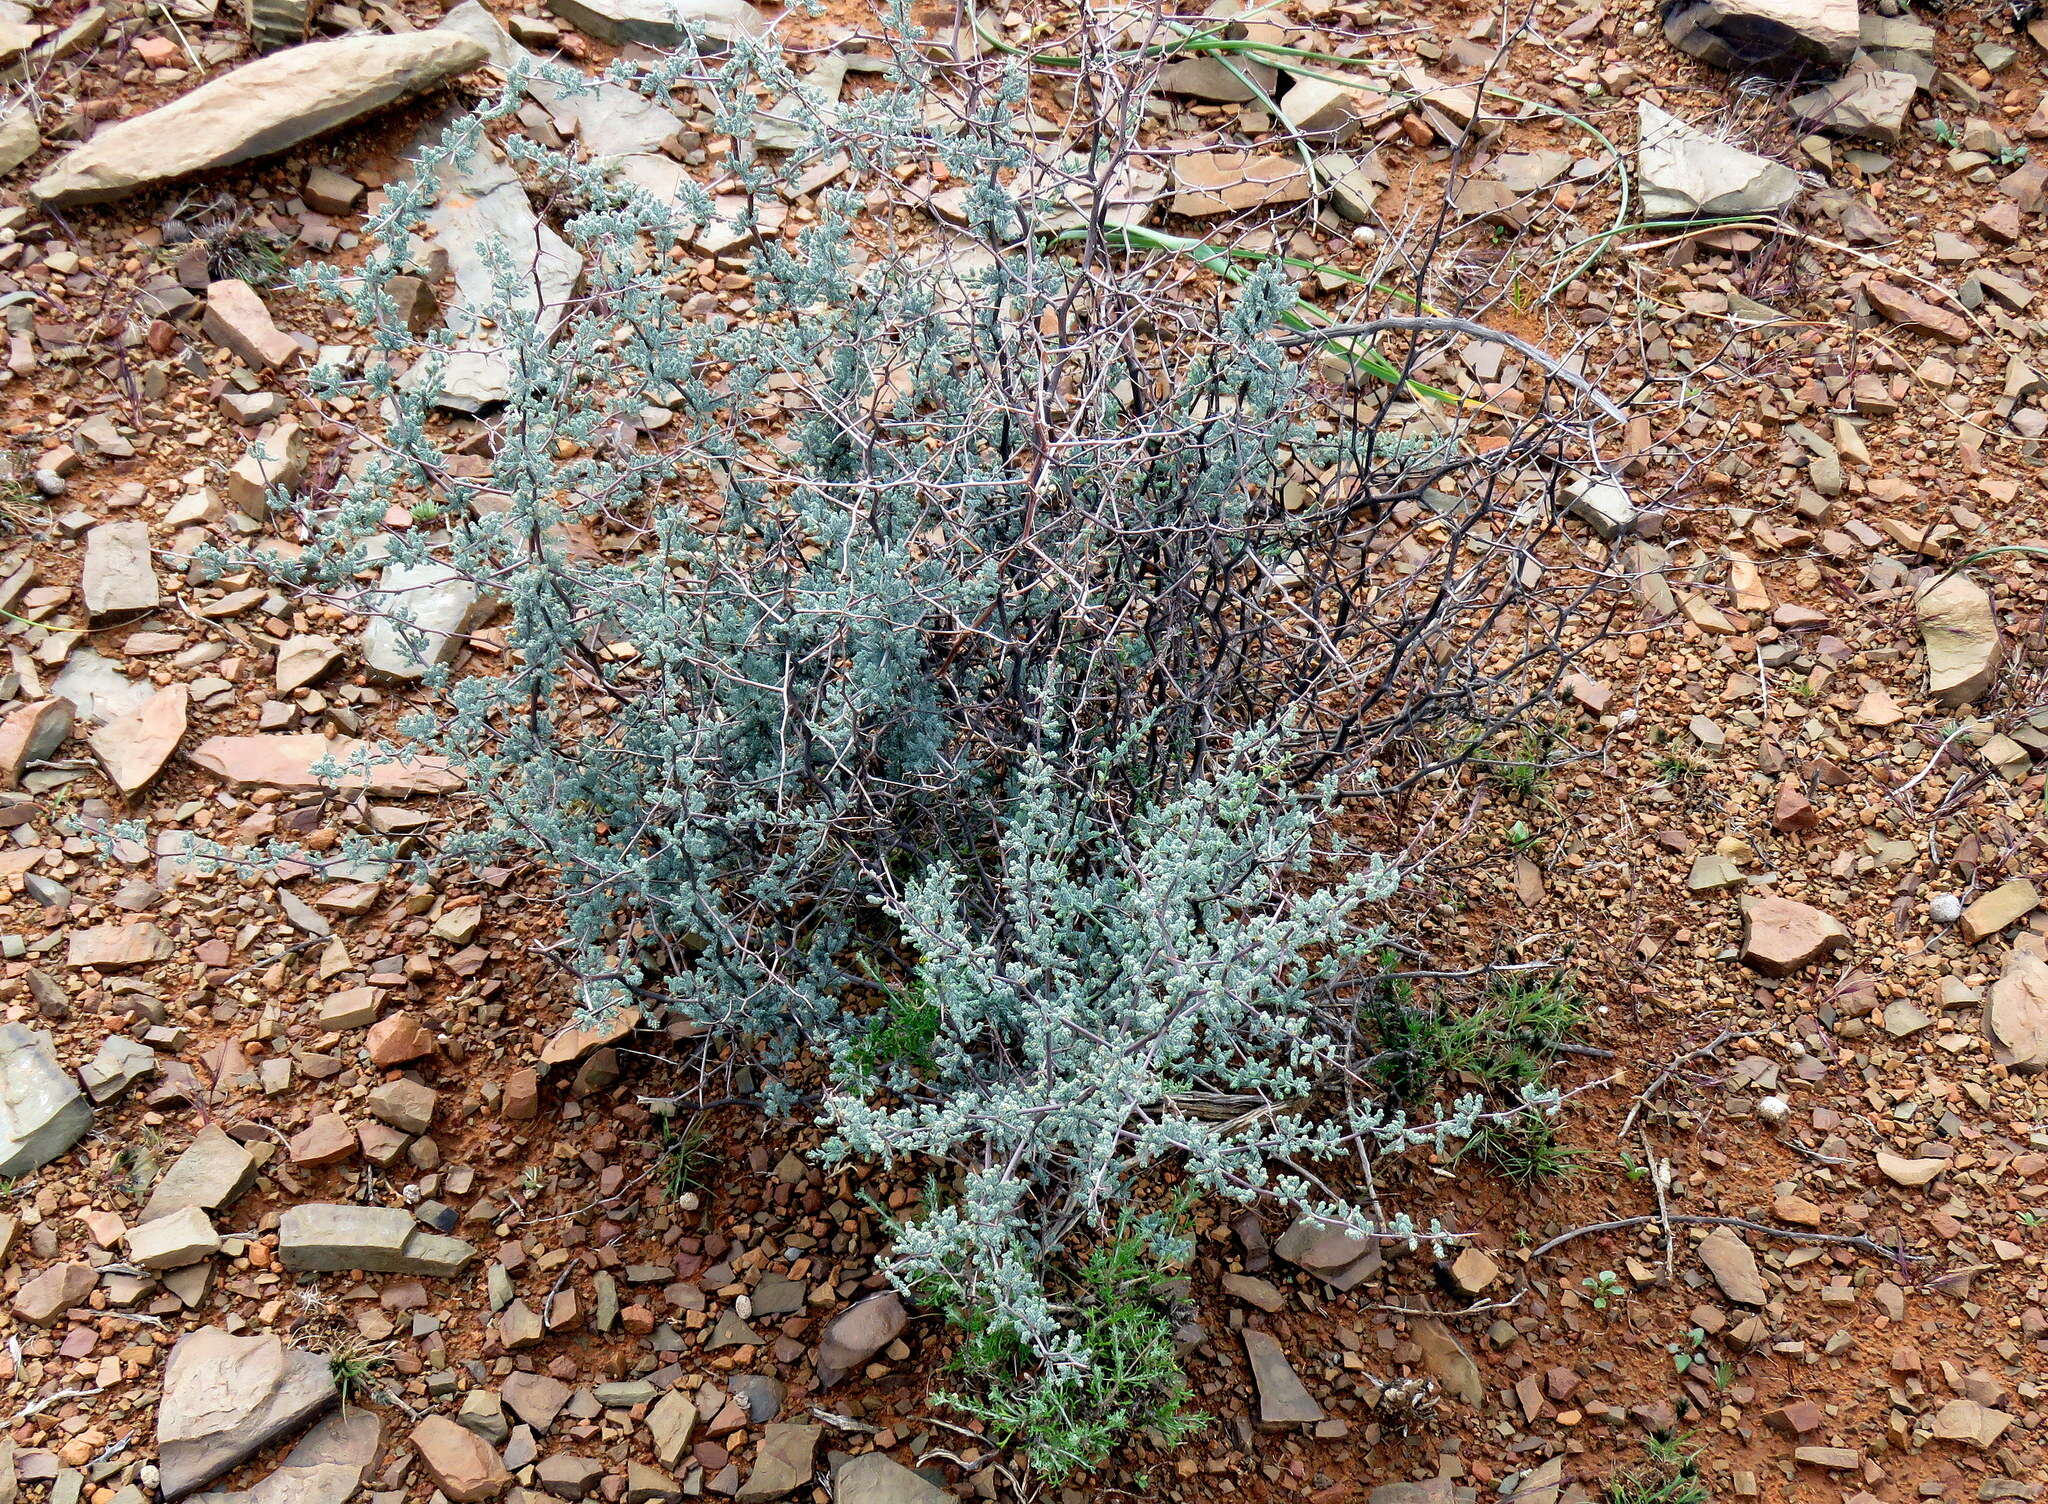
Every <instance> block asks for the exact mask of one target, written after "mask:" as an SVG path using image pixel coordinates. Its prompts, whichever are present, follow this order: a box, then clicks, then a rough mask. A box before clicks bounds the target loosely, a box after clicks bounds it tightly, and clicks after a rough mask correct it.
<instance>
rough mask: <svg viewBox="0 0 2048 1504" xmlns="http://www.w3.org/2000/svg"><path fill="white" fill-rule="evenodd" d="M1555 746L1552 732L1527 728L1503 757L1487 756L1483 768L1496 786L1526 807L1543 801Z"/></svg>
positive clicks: (1510, 743) (1512, 742) (1506, 750)
mask: <svg viewBox="0 0 2048 1504" xmlns="http://www.w3.org/2000/svg"><path fill="white" fill-rule="evenodd" d="M1555 744H1556V739H1555V738H1554V737H1553V736H1552V735H1551V733H1550V732H1548V731H1546V730H1544V729H1542V728H1540V727H1535V726H1527V727H1524V728H1523V729H1522V730H1521V731H1520V732H1518V733H1516V734H1515V735H1514V736H1513V737H1512V738H1511V739H1510V742H1509V745H1508V746H1507V748H1506V749H1505V752H1504V755H1499V754H1497V755H1493V756H1488V757H1484V758H1482V759H1481V760H1480V767H1481V768H1483V769H1484V770H1485V773H1486V776H1487V777H1488V778H1490V779H1491V780H1492V781H1493V782H1494V784H1495V785H1496V786H1497V787H1499V788H1500V789H1502V790H1504V791H1505V792H1507V793H1508V794H1510V795H1512V796H1513V797H1515V798H1517V799H1519V800H1521V801H1522V802H1523V803H1525V804H1534V803H1537V802H1539V801H1540V800H1541V798H1542V796H1543V790H1544V786H1545V785H1546V784H1547V783H1548V782H1549V780H1550V774H1551V771H1552V768H1551V763H1550V753H1551V749H1552V748H1553V747H1554V746H1555Z"/></svg>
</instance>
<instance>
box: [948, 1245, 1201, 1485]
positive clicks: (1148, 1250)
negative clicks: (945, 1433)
mask: <svg viewBox="0 0 2048 1504" xmlns="http://www.w3.org/2000/svg"><path fill="white" fill-rule="evenodd" d="M1155 1247H1156V1240H1155V1239H1154V1238H1151V1237H1147V1236H1142V1235H1139V1234H1138V1233H1137V1232H1135V1231H1134V1230H1133V1228H1132V1227H1131V1226H1130V1225H1128V1223H1127V1224H1126V1225H1125V1226H1124V1227H1122V1228H1120V1229H1119V1231H1118V1234H1117V1235H1116V1236H1115V1237H1114V1238H1112V1239H1110V1240H1109V1241H1108V1242H1106V1243H1104V1244H1103V1245H1102V1246H1101V1247H1099V1248H1097V1249H1096V1250H1095V1251H1094V1252H1093V1253H1091V1254H1089V1256H1088V1257H1087V1259H1086V1260H1085V1261H1083V1263H1082V1264H1081V1266H1080V1268H1079V1269H1078V1270H1076V1271H1075V1272H1074V1274H1073V1276H1072V1280H1071V1290H1070V1296H1071V1302H1072V1303H1071V1306H1070V1308H1069V1310H1070V1314H1071V1329H1072V1331H1073V1333H1074V1335H1075V1337H1076V1339H1077V1348H1078V1349H1079V1350H1080V1351H1083V1352H1085V1353H1087V1354H1088V1355H1089V1361H1087V1362H1085V1363H1080V1364H1075V1365H1068V1366H1054V1367H1049V1368H1048V1367H1045V1366H1043V1365H1041V1364H1038V1363H1037V1362H1035V1361H1034V1360H1033V1359H1032V1357H1031V1355H1030V1353H1029V1351H1028V1350H1027V1349H1026V1347H1025V1345H1024V1344H1023V1342H1022V1341H1021V1340H1019V1338H1018V1337H1017V1335H1016V1334H1015V1333H1014V1332H1013V1331H1011V1330H1010V1329H1008V1328H1006V1327H1003V1326H1000V1325H998V1324H996V1323H995V1322H994V1321H993V1320H992V1318H991V1308H990V1306H989V1305H988V1304H987V1303H986V1302H976V1301H973V1300H970V1299H965V1298H963V1297H962V1295H961V1292H959V1291H957V1290H955V1291H945V1290H934V1291H930V1292H928V1293H930V1294H933V1295H935V1296H936V1297H937V1303H938V1304H939V1305H941V1306H942V1307H943V1308H944V1310H945V1312H946V1317H947V1320H948V1321H949V1322H950V1323H952V1324H953V1325H955V1326H957V1327H959V1328H960V1330H961V1331H962V1332H964V1333H965V1334H966V1336H965V1340H964V1341H963V1342H962V1343H961V1344H960V1350H959V1352H958V1353H957V1354H955V1356H954V1358H953V1360H952V1363H951V1365H950V1366H951V1367H952V1369H953V1371H954V1372H956V1373H958V1374H960V1375H962V1376H963V1377H965V1378H967V1379H968V1380H969V1381H970V1384H969V1387H968V1391H967V1392H949V1393H944V1394H938V1395H935V1396H933V1397H934V1398H935V1399H937V1400H939V1401H940V1402H941V1403H944V1404H947V1405H951V1406H952V1407H953V1408H955V1409H957V1410H960V1411H962V1412H964V1413H966V1414H968V1415H971V1416H974V1417H975V1418H977V1419H979V1420H980V1421H982V1422H983V1423H984V1425H985V1426H986V1427H987V1428H988V1432H989V1435H990V1437H991V1438H992V1439H993V1440H995V1441H996V1442H997V1443H998V1444H999V1445H1002V1446H1015V1447H1017V1448H1019V1449H1020V1450H1021V1451H1023V1452H1024V1453H1025V1454H1026V1455H1028V1456H1029V1457H1030V1459H1031V1463H1032V1466H1033V1468H1034V1469H1036V1470H1037V1472H1038V1473H1040V1474H1041V1475H1042V1476H1044V1477H1045V1478H1046V1479H1047V1480H1048V1481H1049V1482H1051V1483H1052V1484H1054V1485H1055V1486H1057V1485H1058V1484H1059V1483H1061V1482H1064V1481H1065V1480H1066V1479H1068V1478H1071V1477H1073V1476H1075V1475H1076V1474H1079V1473H1084V1472H1088V1471H1091V1470H1092V1469H1094V1468H1096V1467H1098V1466H1100V1465H1101V1464H1102V1462H1103V1461H1104V1460H1105V1459H1106V1458H1107V1457H1108V1456H1109V1454H1110V1452H1111V1451H1112V1450H1113V1449H1114V1448H1115V1447H1116V1445H1117V1444H1118V1443H1119V1442H1120V1441H1122V1440H1123V1439H1124V1438H1125V1437H1126V1436H1127V1435H1129V1434H1130V1433H1131V1432H1133V1431H1139V1430H1142V1431H1147V1432H1150V1433H1151V1434H1152V1435H1153V1436H1154V1437H1155V1438H1156V1439H1157V1440H1158V1441H1160V1442H1161V1443H1163V1444H1164V1445H1166V1446H1169V1447H1172V1446H1177V1445H1179V1444H1180V1443H1182V1442H1184V1441H1186V1440H1187V1439H1188V1438H1189V1437H1191V1436H1193V1435H1194V1433H1195V1432H1196V1431H1198V1430H1199V1429H1201V1426H1202V1424H1203V1419H1204V1418H1203V1417H1202V1416H1201V1415H1199V1414H1196V1413H1193V1412H1192V1411H1191V1409H1190V1408H1189V1407H1190V1405H1191V1404H1192V1402H1193V1399H1194V1394H1193V1391H1192V1389H1190V1387H1189V1385H1188V1381H1187V1375H1186V1373H1185V1372H1184V1371H1183V1370H1182V1368H1181V1362H1180V1354H1179V1351H1178V1348H1177V1346H1176V1344H1175V1341H1174V1320H1173V1316H1172V1314H1171V1307H1172V1302H1173V1296H1172V1291H1171V1289H1170V1285H1169V1279H1168V1276H1167V1275H1166V1274H1165V1272H1164V1271H1163V1270H1161V1269H1160V1268H1159V1267H1158V1265H1157V1263H1156V1262H1155V1258H1154V1249H1155Z"/></svg>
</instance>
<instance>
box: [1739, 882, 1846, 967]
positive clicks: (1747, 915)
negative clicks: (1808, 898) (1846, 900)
mask: <svg viewBox="0 0 2048 1504" xmlns="http://www.w3.org/2000/svg"><path fill="white" fill-rule="evenodd" d="M1849 943H1850V942H1849V932H1848V930H1846V929H1845V928H1843V926H1842V923H1841V921H1840V920H1838V919H1836V918H1835V917H1834V916H1833V915H1831V914H1826V913H1823V912H1822V911H1821V910H1819V909H1816V908H1814V907H1813V906H1812V905H1811V904H1804V903H1800V902H1798V901H1797V900H1795V899H1790V898H1759V899H1757V900H1756V901H1755V902H1753V903H1751V904H1750V905H1749V906H1748V908H1747V909H1745V910H1744V911H1743V915H1742V960H1743V963H1744V964H1745V965H1747V966H1748V967H1749V968H1750V969H1751V970H1753V971H1757V972H1760V973H1762V974H1763V975H1764V976H1767V977H1789V976H1791V975H1792V973H1793V972H1795V971H1798V970H1800V969H1801V968H1802V967H1806V966H1811V965H1812V964H1813V963H1814V962H1816V961H1819V960H1822V959H1824V958H1825V957H1827V956H1831V955H1833V954H1834V953H1835V952H1837V951H1841V950H1846V949H1848V948H1849Z"/></svg>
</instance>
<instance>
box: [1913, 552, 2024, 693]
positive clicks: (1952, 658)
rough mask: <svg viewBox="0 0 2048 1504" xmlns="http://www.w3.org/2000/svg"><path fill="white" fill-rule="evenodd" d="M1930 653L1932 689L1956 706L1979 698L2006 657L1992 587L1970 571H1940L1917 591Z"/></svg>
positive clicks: (1916, 611)
mask: <svg viewBox="0 0 2048 1504" xmlns="http://www.w3.org/2000/svg"><path fill="white" fill-rule="evenodd" d="M1913 614H1914V616H1915V617H1916V618H1917V619H1918V620H1919V623H1920V643H1921V646H1922V647H1923V648H1924V649H1925V650H1926V653H1927V693H1928V694H1929V695H1931V696H1933V698H1934V700H1935V702H1936V703H1937V704H1940V705H1945V706H1949V707H1950V708H1953V707H1955V706H1958V705H1967V704H1968V703H1969V702H1970V701H1972V700H1975V699H1977V698H1978V697H1979V696H1981V695H1982V694H1983V693H1984V692H1985V691H1986V690H1988V689H1990V688H1991V686H1992V683H1993V682H1994V681H1995V680H1996V679H1997V678H1998V668H1999V665H2000V664H2001V663H2002V662H2004V660H2005V644H2004V640H2003V639H2002V638H2001V637H2000V636H1999V633H1998V608H1997V605H1996V603H1995V602H1994V601H1993V600H1992V596H1991V592H1990V591H1989V590H1987V589H1985V588H1984V586H1982V585H1980V584H1978V583H1977V581H1975V580H1973V579H1971V578H1970V577H1969V576H1968V575H1965V574H1944V575H1937V576H1936V577H1935V578H1933V579H1931V580H1928V581H1927V582H1926V583H1925V584H1923V585H1921V586H1920V588H1919V589H1918V590H1916V591H1914V592H1913Z"/></svg>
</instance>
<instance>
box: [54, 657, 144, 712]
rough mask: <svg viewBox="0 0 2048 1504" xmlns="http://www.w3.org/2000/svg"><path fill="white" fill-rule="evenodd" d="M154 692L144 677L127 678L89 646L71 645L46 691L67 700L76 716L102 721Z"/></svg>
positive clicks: (126, 709)
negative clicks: (61, 667) (67, 655)
mask: <svg viewBox="0 0 2048 1504" xmlns="http://www.w3.org/2000/svg"><path fill="white" fill-rule="evenodd" d="M154 692H155V690H154V686H152V685H151V684H150V682H149V680H147V679H131V678H129V677H128V676H127V675H126V674H124V673H122V672H121V670H120V668H119V667H118V666H117V665H116V664H115V663H114V662H113V661H112V660H111V659H108V658H104V657H102V656H101V655H100V654H98V653H96V652H94V651H93V650H92V649H91V648H89V647H78V648H73V649H72V651H71V656H70V657H69V658H67V659H65V660H64V668H63V670H62V671H61V672H60V673H59V674H58V675H57V677H56V678H55V679H53V680H52V681H51V682H50V693H51V694H52V695H53V696H55V697H56V698H57V699H60V700H63V701H65V702H66V703H68V704H69V705H70V706H71V708H72V710H73V711H74V712H75V713H76V714H77V716H78V719H79V720H81V721H88V722H99V723H105V722H107V721H111V720H114V719H116V718H117V717H120V716H124V715H126V714H128V713H129V712H130V711H131V710H136V709H139V708H140V707H141V705H142V703H143V702H144V701H145V700H147V699H148V698H149V697H150V695H151V694H153V693H154Z"/></svg>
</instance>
